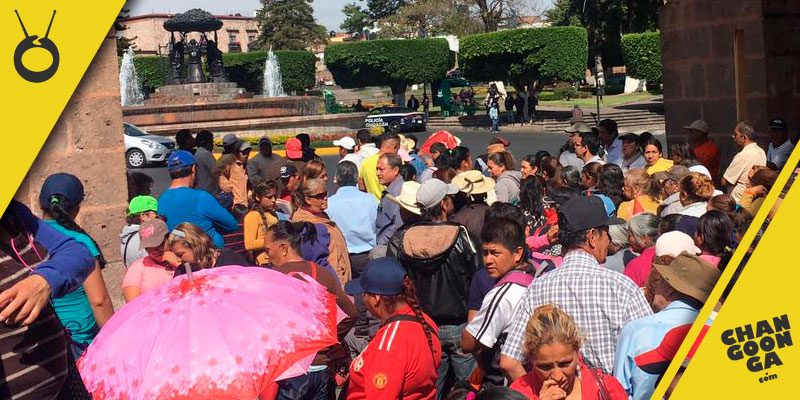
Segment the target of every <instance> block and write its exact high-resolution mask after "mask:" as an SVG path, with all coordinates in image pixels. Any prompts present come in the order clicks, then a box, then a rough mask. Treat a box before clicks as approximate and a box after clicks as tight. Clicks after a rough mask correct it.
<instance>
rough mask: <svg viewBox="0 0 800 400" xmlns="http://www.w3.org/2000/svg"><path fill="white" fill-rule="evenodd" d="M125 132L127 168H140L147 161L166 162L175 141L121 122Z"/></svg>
mask: <svg viewBox="0 0 800 400" xmlns="http://www.w3.org/2000/svg"><path fill="white" fill-rule="evenodd" d="M122 125H123V127H124V133H125V161H126V162H127V164H128V168H142V167H144V166H146V165H147V163H161V162H166V161H167V157H169V155H170V153H172V150H174V149H175V141H174V140H172V139H169V138H165V137H163V136H158V135H151V134H149V133H147V132H146V131H145V130H143V129H142V128H139V127H138V126H136V125H131V124H129V123H127V122H123V123H122Z"/></svg>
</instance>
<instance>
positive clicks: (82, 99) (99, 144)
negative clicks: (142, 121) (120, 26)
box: [15, 30, 128, 306]
mask: <svg viewBox="0 0 800 400" xmlns="http://www.w3.org/2000/svg"><path fill="white" fill-rule="evenodd" d="M113 33H114V32H113V30H112V31H111V32H109V34H108V35H107V36H106V39H105V40H104V41H103V44H102V45H101V46H100V50H99V51H98V52H97V54H96V55H95V57H94V60H93V61H92V63H91V65H90V66H89V69H88V70H87V72H86V74H85V75H84V76H83V79H82V80H81V82H80V84H79V85H78V87H77V89H76V91H75V93H74V94H73V95H72V98H70V100H69V102H68V103H67V106H66V107H65V108H64V112H63V113H62V114H61V117H60V118H59V120H58V122H57V123H56V125H55V127H54V128H53V131H52V132H51V133H50V136H49V137H48V138H47V141H46V142H45V144H44V146H43V147H42V150H41V151H40V152H39V155H38V156H37V158H36V160H35V161H34V162H33V166H32V167H31V169H30V171H28V174H27V176H26V177H25V179H24V180H23V182H22V185H21V186H20V188H19V190H18V191H17V194H16V196H15V197H16V198H17V199H18V200H20V201H22V202H24V203H26V204H28V205H29V206H30V207H31V209H32V210H33V211H34V212H35V213H36V214H37V215H40V216H41V209H40V207H39V201H38V198H39V191H40V188H41V185H42V183H43V182H44V180H45V178H47V176H49V175H50V174H53V173H56V172H68V173H71V174H74V175H75V176H78V177H79V178H80V179H81V181H83V185H84V188H85V191H86V199H85V200H84V202H83V204H82V205H81V210H80V214H79V215H78V218H77V222H78V223H79V224H80V225H81V226H82V227H83V228H84V229H85V230H86V231H87V232H88V233H89V235H91V236H92V238H94V239H95V240H96V241H97V243H98V244H99V245H100V249H101V251H102V252H103V254H104V255H105V258H106V260H108V261H109V262H114V261H119V260H120V251H119V238H118V236H117V235H119V232H120V231H121V230H122V226H123V224H124V223H125V210H126V207H127V200H128V190H127V182H126V175H125V157H124V149H123V142H122V139H123V135H122V107H121V105H120V95H119V79H118V75H117V71H118V68H117V53H116V41H115V40H114V35H113ZM103 275H104V276H105V277H106V283H107V286H108V288H109V292H111V293H112V299H113V300H114V303H115V304H117V306H119V305H121V304H122V303H121V300H120V298H119V297H118V295H119V285H120V279H121V275H122V266H121V263H113V264H110V265H109V267H108V268H106V270H105V271H104V274H103Z"/></svg>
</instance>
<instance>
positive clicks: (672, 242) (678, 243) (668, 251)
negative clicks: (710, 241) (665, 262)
mask: <svg viewBox="0 0 800 400" xmlns="http://www.w3.org/2000/svg"><path fill="white" fill-rule="evenodd" d="M684 251H686V252H689V253H691V254H700V249H699V248H697V246H695V244H694V239H692V237H691V236H689V235H687V234H686V233H684V232H681V231H670V232H665V233H664V234H662V235H661V236H659V238H658V240H656V257H661V256H673V257H675V256H677V255H678V254H681V253H683V252H684Z"/></svg>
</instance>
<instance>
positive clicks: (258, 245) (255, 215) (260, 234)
mask: <svg viewBox="0 0 800 400" xmlns="http://www.w3.org/2000/svg"><path fill="white" fill-rule="evenodd" d="M266 217H267V225H266V226H265V225H264V220H263V219H261V214H259V212H258V211H255V210H254V211H250V212H249V213H247V215H245V216H244V232H243V233H244V248H245V250H247V251H253V252H255V255H256V256H255V260H256V262H257V263H258V265H266V264H267V262H268V261H269V258H268V257H267V252H266V251H264V238H265V236H266V234H267V228H269V227H270V226H272V225H274V224H276V223H277V222H278V218H276V217H275V216H274V215H272V214H269V213H267V214H266Z"/></svg>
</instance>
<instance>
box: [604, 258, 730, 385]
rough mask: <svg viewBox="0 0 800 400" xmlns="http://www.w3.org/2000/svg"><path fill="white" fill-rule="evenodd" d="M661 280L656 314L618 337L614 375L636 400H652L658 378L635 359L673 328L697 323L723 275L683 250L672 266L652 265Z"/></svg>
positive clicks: (657, 285) (655, 345) (655, 300)
mask: <svg viewBox="0 0 800 400" xmlns="http://www.w3.org/2000/svg"><path fill="white" fill-rule="evenodd" d="M653 268H654V271H653V274H655V275H656V276H659V277H661V278H662V279H658V280H657V283H656V286H655V289H654V296H653V304H652V307H653V309H654V310H656V311H657V312H656V313H655V314H653V315H648V316H646V317H643V318H640V319H637V320H635V321H631V322H630V323H628V324H627V325H625V328H623V329H622V333H621V334H620V337H619V344H618V345H617V354H616V362H615V363H614V376H615V377H616V378H617V380H619V382H620V383H621V384H622V387H623V388H625V390H626V391H627V392H628V398H631V399H634V400H644V399H649V398H650V396H652V395H653V392H654V391H655V385H656V380H657V379H658V375H653V374H649V373H647V372H645V371H642V369H641V368H639V366H637V365H636V362H635V361H634V359H635V358H636V356H638V355H640V354H643V353H645V352H648V351H650V350H653V349H655V348H657V347H658V346H659V344H661V340H662V339H663V338H664V336H665V335H666V334H667V332H669V331H670V330H671V329H673V328H676V327H678V326H681V325H685V324H691V323H694V320H695V319H696V318H697V314H698V311H699V310H700V309H701V308H702V307H703V304H704V303H705V302H706V300H708V296H709V295H710V294H711V291H712V290H713V289H714V286H715V285H716V284H717V280H719V277H720V275H721V272H720V271H719V270H718V269H716V268H715V267H714V266H713V265H711V264H709V263H707V262H706V261H703V260H702V259H701V258H700V257H698V256H696V255H694V254H690V253H689V252H687V251H684V252H683V253H681V254H680V255H678V256H677V257H675V259H674V260H673V261H672V262H671V263H670V264H669V265H660V264H657V263H656V264H654V265H653Z"/></svg>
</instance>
